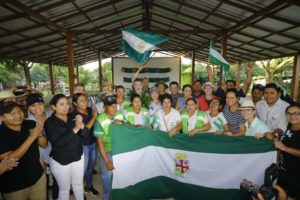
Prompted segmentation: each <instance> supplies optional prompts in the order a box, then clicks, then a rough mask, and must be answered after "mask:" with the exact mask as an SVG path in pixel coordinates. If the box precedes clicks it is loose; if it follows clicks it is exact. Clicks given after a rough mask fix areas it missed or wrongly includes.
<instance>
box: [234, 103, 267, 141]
mask: <svg viewBox="0 0 300 200" xmlns="http://www.w3.org/2000/svg"><path fill="white" fill-rule="evenodd" d="M239 110H240V112H241V114H242V116H243V118H244V119H245V120H246V122H245V127H246V132H245V136H255V137H256V138H260V137H264V135H265V133H269V132H272V131H271V129H270V128H269V127H268V126H267V124H265V123H264V122H263V121H261V120H260V119H258V118H257V117H256V116H255V113H256V110H255V105H254V103H253V101H252V100H248V99H247V100H245V101H244V103H243V104H242V105H241V106H240V107H239Z"/></svg>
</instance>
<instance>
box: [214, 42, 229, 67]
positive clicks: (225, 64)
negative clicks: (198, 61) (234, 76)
mask: <svg viewBox="0 0 300 200" xmlns="http://www.w3.org/2000/svg"><path fill="white" fill-rule="evenodd" d="M209 62H211V63H213V64H215V65H220V66H221V67H223V69H224V71H225V72H228V71H229V67H230V64H229V63H228V62H227V61H226V60H225V59H224V58H223V56H222V55H221V54H220V53H219V52H218V51H217V50H216V48H215V47H214V45H213V43H212V42H210V46H209Z"/></svg>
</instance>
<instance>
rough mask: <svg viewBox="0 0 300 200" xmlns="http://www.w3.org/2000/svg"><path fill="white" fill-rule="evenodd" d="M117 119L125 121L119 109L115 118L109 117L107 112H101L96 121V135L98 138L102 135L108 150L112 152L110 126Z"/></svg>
mask: <svg viewBox="0 0 300 200" xmlns="http://www.w3.org/2000/svg"><path fill="white" fill-rule="evenodd" d="M115 119H118V120H121V121H124V117H123V115H122V114H121V113H120V112H119V111H117V112H116V115H115V117H114V118H113V119H109V118H108V117H107V115H106V114H105V113H101V114H100V115H99V116H98V117H97V118H96V121H95V123H94V136H95V137H96V138H98V137H102V138H103V144H104V148H105V151H106V152H111V139H110V132H109V127H110V125H111V124H112V123H113V122H114V120H115Z"/></svg>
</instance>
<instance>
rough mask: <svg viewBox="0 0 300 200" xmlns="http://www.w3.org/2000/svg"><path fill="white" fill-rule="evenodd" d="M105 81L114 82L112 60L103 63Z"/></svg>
mask: <svg viewBox="0 0 300 200" xmlns="http://www.w3.org/2000/svg"><path fill="white" fill-rule="evenodd" d="M102 69H103V71H102V73H103V82H108V83H112V69H111V62H106V63H104V64H103V65H102Z"/></svg>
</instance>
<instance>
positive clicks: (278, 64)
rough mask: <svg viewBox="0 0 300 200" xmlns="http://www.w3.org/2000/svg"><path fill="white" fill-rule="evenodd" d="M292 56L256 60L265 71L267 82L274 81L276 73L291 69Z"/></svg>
mask: <svg viewBox="0 0 300 200" xmlns="http://www.w3.org/2000/svg"><path fill="white" fill-rule="evenodd" d="M293 60H294V58H293V57H285V58H277V59H272V60H263V61H260V62H258V63H259V66H261V67H262V68H263V69H264V70H265V72H266V76H265V77H266V81H267V83H270V82H274V79H275V77H276V75H278V74H280V73H281V72H283V71H286V70H288V69H292V66H293Z"/></svg>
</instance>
